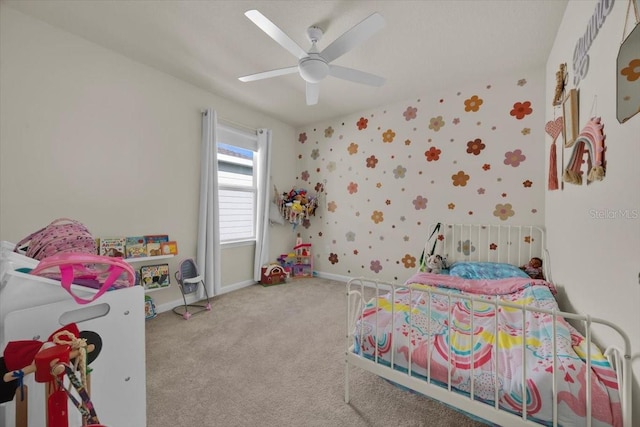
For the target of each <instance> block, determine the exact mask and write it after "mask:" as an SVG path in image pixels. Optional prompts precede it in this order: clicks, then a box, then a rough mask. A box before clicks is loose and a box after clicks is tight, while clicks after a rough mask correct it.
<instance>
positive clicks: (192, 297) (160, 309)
mask: <svg viewBox="0 0 640 427" xmlns="http://www.w3.org/2000/svg"><path fill="white" fill-rule="evenodd" d="M255 284H256V282H255V281H253V280H247V281H244V282H240V283H234V284H233V285H228V286H223V287H222V289H221V290H220V292H219V293H218V294H217V295H222V294H226V293H227V292H232V291H237V290H238V289H242V288H246V287H247V286H251V285H255ZM185 299H186V301H187V304H193V303H196V302H198V301H201V299H200V298H198V292H193V293H191V294H188V295H187V296H186V297H185ZM178 306H184V300H183V299H182V298H180V299H177V300H175V301H171V302H165V303H164V304H160V305H157V306H156V313H164V312H165V311H171V310H173V308H174V307H178Z"/></svg>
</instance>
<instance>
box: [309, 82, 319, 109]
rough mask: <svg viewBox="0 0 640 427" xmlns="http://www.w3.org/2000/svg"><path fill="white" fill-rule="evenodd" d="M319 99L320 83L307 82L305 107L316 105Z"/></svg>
mask: <svg viewBox="0 0 640 427" xmlns="http://www.w3.org/2000/svg"><path fill="white" fill-rule="evenodd" d="M319 97H320V83H309V82H307V105H316V104H317V103H318V98H319Z"/></svg>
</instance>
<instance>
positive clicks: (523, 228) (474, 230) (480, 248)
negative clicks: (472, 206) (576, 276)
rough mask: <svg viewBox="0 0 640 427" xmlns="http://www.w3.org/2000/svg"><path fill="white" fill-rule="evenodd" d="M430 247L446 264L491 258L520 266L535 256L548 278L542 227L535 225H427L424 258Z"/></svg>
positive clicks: (547, 258)
mask: <svg viewBox="0 0 640 427" xmlns="http://www.w3.org/2000/svg"><path fill="white" fill-rule="evenodd" d="M438 225H439V228H438ZM434 244H435V246H434ZM432 249H433V251H434V252H433V253H434V254H439V255H441V256H442V257H443V258H446V262H447V265H451V264H453V263H454V262H456V261H491V262H504V263H508V264H512V265H516V266H521V265H525V264H527V263H528V262H529V260H530V259H531V258H532V257H538V258H540V259H542V262H543V264H542V267H543V269H544V276H545V277H546V278H547V280H548V281H551V270H550V265H549V256H548V252H547V247H546V241H545V230H544V229H543V228H542V227H539V226H536V225H502V224H448V223H445V222H442V223H435V224H430V225H429V231H428V233H427V241H426V243H425V246H424V254H425V256H424V258H426V257H427V255H428V254H430V253H431V251H432Z"/></svg>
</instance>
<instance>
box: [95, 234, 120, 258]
mask: <svg viewBox="0 0 640 427" xmlns="http://www.w3.org/2000/svg"><path fill="white" fill-rule="evenodd" d="M125 243H126V238H125V237H102V238H100V253H99V254H100V255H102V256H110V257H114V258H124V256H125Z"/></svg>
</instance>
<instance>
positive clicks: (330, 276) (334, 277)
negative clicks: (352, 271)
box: [313, 271, 352, 283]
mask: <svg viewBox="0 0 640 427" xmlns="http://www.w3.org/2000/svg"><path fill="white" fill-rule="evenodd" d="M313 276H314V277H319V278H321V279H329V280H335V281H337V282H345V283H347V282H348V281H349V279H351V278H352V277H351V276H341V275H339V274H331V273H323V272H322V271H314V272H313Z"/></svg>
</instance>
